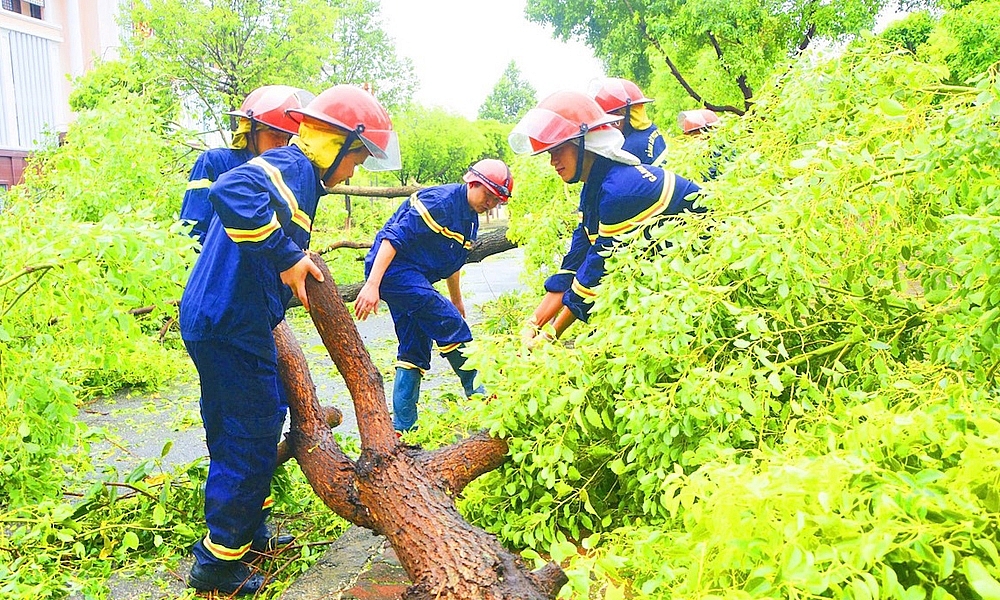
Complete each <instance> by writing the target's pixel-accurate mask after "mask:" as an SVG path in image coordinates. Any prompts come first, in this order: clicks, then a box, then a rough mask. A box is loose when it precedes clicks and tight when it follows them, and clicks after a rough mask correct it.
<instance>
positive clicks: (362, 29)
mask: <svg viewBox="0 0 1000 600" xmlns="http://www.w3.org/2000/svg"><path fill="white" fill-rule="evenodd" d="M337 5H338V6H339V7H340V9H341V12H340V16H339V17H338V19H337V25H336V29H335V30H334V33H333V41H334V43H335V44H334V47H335V53H334V58H333V60H332V61H331V62H330V63H328V64H326V65H324V67H323V69H322V74H321V77H322V80H323V83H324V85H326V84H333V83H354V84H357V85H361V84H370V85H371V86H372V93H373V94H375V95H376V96H377V97H378V99H379V101H380V102H381V103H382V104H383V105H384V106H386V107H387V108H388V109H389V110H390V111H391V110H392V109H393V108H395V107H398V106H402V105H405V104H407V103H408V102H409V99H410V97H411V96H412V95H413V92H414V89H415V88H416V85H417V84H416V81H417V80H416V75H415V74H414V71H413V62H412V61H411V60H410V59H408V58H402V57H399V56H397V55H396V51H395V42H394V40H393V39H392V38H391V37H389V35H388V34H387V33H386V31H385V29H383V28H382V18H381V13H380V10H379V3H378V2H377V1H376V0H340V1H338V2H337Z"/></svg>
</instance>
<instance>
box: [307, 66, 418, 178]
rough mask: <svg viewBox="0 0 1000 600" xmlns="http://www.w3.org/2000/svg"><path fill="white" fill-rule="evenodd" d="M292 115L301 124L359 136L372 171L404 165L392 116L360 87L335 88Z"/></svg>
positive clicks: (367, 163)
mask: <svg viewBox="0 0 1000 600" xmlns="http://www.w3.org/2000/svg"><path fill="white" fill-rule="evenodd" d="M288 115H289V116H290V117H291V118H292V119H294V120H295V121H296V122H299V123H301V122H302V120H303V119H304V118H309V119H313V120H315V121H318V122H320V123H325V124H326V125H328V126H333V127H336V128H337V129H341V130H343V131H345V132H347V133H348V134H352V133H353V134H354V135H356V136H357V138H358V139H359V140H361V142H362V143H363V144H364V145H365V147H366V148H367V149H368V151H369V152H370V153H371V156H370V157H368V160H366V161H365V163H364V166H365V168H366V169H368V170H369V171H392V170H395V169H399V168H400V167H401V166H402V161H401V159H400V156H399V138H398V137H397V136H396V132H395V131H393V130H392V120H391V119H390V118H389V113H388V112H386V110H385V108H383V107H382V105H381V104H379V101H378V100H376V99H375V96H372V95H371V94H370V93H368V92H366V91H365V90H363V89H361V88H360V87H357V86H354V85H346V84H341V85H335V86H333V87H331V88H329V89H327V90H325V91H323V92H322V93H321V94H320V95H319V96H316V98H314V99H313V101H312V102H310V103H309V104H308V105H306V106H305V107H303V108H294V109H290V110H289V111H288Z"/></svg>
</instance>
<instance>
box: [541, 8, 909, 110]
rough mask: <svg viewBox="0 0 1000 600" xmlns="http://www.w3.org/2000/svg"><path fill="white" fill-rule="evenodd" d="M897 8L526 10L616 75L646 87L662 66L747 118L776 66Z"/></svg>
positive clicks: (697, 94) (715, 104)
mask: <svg viewBox="0 0 1000 600" xmlns="http://www.w3.org/2000/svg"><path fill="white" fill-rule="evenodd" d="M897 3H901V2H898V0H831V1H830V2H817V1H816V0H788V1H786V2H777V3H775V2H768V1H765V0H717V1H712V2H704V1H700V2H691V1H688V0H596V1H595V0H528V3H527V7H526V9H525V11H526V13H527V15H528V18H529V19H531V20H532V21H535V22H538V23H544V24H549V25H551V26H553V27H554V28H555V34H556V35H557V36H558V37H560V38H562V39H568V38H571V37H579V38H582V39H583V40H584V41H586V43H587V44H588V45H589V46H591V47H592V48H594V50H595V52H596V54H597V55H598V57H600V58H601V59H602V60H604V62H605V63H606V65H607V66H608V69H609V71H610V72H612V73H616V74H620V75H622V76H625V77H631V78H634V79H635V80H637V81H638V82H640V83H646V84H648V83H649V82H650V81H652V79H653V73H654V70H657V69H662V67H660V65H662V66H665V67H666V68H667V69H668V70H669V71H670V73H671V75H672V77H673V79H674V80H675V81H676V82H677V83H678V84H679V85H680V86H681V87H682V88H683V89H684V91H685V92H686V94H687V95H688V96H690V98H692V99H693V100H694V101H696V102H697V103H698V104H702V105H704V106H705V107H707V108H711V109H713V110H719V111H728V112H733V113H737V114H743V113H744V112H745V111H746V110H747V109H749V107H750V106H751V104H752V102H753V97H754V89H755V87H757V86H759V85H760V84H761V83H762V82H763V81H764V80H765V79H766V78H767V77H768V76H769V75H770V74H771V72H772V70H773V69H774V67H775V65H777V64H780V63H782V62H783V61H785V60H787V59H788V58H789V57H790V56H793V55H795V54H796V53H798V52H801V51H802V50H804V49H805V48H806V47H808V46H809V44H810V43H811V42H812V41H813V40H814V39H819V38H822V39H826V40H834V41H836V40H840V39H842V38H844V37H846V36H849V35H852V34H855V33H857V32H859V31H861V30H864V29H868V28H870V27H872V25H873V24H874V23H875V18H876V16H877V15H878V13H879V12H880V11H881V10H882V9H883V8H884V7H886V6H889V5H890V4H897ZM924 3H925V2H924V1H923V0H915V1H913V2H910V3H908V5H909V6H917V5H921V4H924ZM699 89H700V90H701V91H699ZM706 90H707V91H706Z"/></svg>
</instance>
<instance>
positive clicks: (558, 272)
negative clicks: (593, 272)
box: [556, 269, 576, 275]
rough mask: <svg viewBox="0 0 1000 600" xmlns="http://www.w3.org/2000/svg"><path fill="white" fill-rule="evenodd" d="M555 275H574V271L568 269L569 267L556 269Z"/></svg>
mask: <svg viewBox="0 0 1000 600" xmlns="http://www.w3.org/2000/svg"><path fill="white" fill-rule="evenodd" d="M556 275H576V271H570V270H569V269H559V270H558V271H556Z"/></svg>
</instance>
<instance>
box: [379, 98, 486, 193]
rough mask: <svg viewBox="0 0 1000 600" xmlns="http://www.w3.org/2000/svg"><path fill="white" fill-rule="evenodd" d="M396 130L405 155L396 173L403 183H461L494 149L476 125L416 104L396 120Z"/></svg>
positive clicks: (458, 116)
mask: <svg viewBox="0 0 1000 600" xmlns="http://www.w3.org/2000/svg"><path fill="white" fill-rule="evenodd" d="M393 127H394V128H395V129H397V130H398V131H399V143H400V150H401V151H402V155H403V168H402V169H400V170H399V171H396V172H395V173H394V174H395V175H396V176H397V177H398V178H399V182H400V183H402V184H406V183H415V184H427V185H430V184H440V183H451V182H456V181H459V180H460V179H461V177H462V175H463V174H464V173H465V170H466V169H467V168H468V167H469V165H471V164H473V163H474V162H476V161H477V160H479V159H480V158H483V157H484V156H489V155H490V154H491V152H490V149H492V148H493V146H494V144H493V143H492V141H493V137H487V135H485V134H484V133H483V132H481V131H480V128H479V127H478V126H477V125H476V124H473V123H470V122H469V120H468V119H466V118H465V117H462V116H460V115H455V114H452V113H449V112H448V111H446V110H444V109H441V108H425V107H422V106H419V105H413V106H411V107H410V108H409V109H407V110H406V111H405V112H403V113H401V114H399V115H397V116H396V117H395V118H394V119H393Z"/></svg>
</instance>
